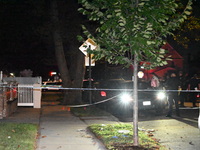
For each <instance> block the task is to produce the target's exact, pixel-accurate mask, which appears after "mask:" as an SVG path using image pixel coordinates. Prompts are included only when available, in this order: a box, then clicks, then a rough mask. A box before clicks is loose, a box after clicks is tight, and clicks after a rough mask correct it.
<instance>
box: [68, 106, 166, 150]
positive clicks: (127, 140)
mask: <svg viewBox="0 0 200 150" xmlns="http://www.w3.org/2000/svg"><path fill="white" fill-rule="evenodd" d="M71 112H72V113H73V114H75V115H76V116H78V117H83V116H84V117H87V116H101V115H102V116H106V115H108V113H106V112H105V111H102V110H101V109H98V108H96V107H86V108H72V109H71ZM88 128H89V129H90V131H91V132H92V133H94V135H95V136H96V137H97V138H98V139H99V140H101V141H102V142H103V143H104V145H105V146H106V147H107V148H108V149H109V150H167V148H166V147H164V146H162V145H161V144H160V143H159V142H158V141H157V140H156V139H155V138H153V136H152V135H153V133H152V131H151V130H148V129H146V130H139V132H138V134H139V143H140V146H139V147H134V146H133V125H132V124H128V123H119V124H93V125H90V126H89V127H88Z"/></svg>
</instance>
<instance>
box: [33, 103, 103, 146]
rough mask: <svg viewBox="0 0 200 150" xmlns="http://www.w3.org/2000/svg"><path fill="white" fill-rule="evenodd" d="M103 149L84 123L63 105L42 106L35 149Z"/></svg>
mask: <svg viewBox="0 0 200 150" xmlns="http://www.w3.org/2000/svg"><path fill="white" fill-rule="evenodd" d="M57 149H59V150H105V149H106V148H105V147H104V145H103V144H102V143H101V142H100V141H99V140H97V139H96V138H94V136H93V135H92V134H91V133H89V132H88V131H87V124H85V123H84V122H83V121H82V120H80V119H79V118H78V117H75V116H74V115H72V114H71V113H70V112H69V111H67V108H66V107H65V106H60V105H57V106H43V107H42V111H41V117H40V136H39V139H38V147H37V150H57Z"/></svg>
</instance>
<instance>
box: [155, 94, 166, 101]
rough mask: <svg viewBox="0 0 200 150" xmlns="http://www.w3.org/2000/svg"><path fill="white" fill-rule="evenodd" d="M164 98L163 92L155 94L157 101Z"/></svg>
mask: <svg viewBox="0 0 200 150" xmlns="http://www.w3.org/2000/svg"><path fill="white" fill-rule="evenodd" d="M165 97H166V95H165V93H164V92H159V93H158V94H157V99H159V100H163V99H164V98H165Z"/></svg>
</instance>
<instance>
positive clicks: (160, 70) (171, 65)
mask: <svg viewBox="0 0 200 150" xmlns="http://www.w3.org/2000/svg"><path fill="white" fill-rule="evenodd" d="M162 48H163V49H165V50H167V51H168V52H167V54H166V56H171V57H170V58H171V60H168V61H167V62H168V64H167V65H165V66H160V67H156V68H154V69H149V70H146V69H140V70H142V71H143V72H144V74H145V76H144V79H145V80H147V81H149V80H150V79H151V78H152V74H155V75H157V76H158V77H159V78H160V79H163V78H164V77H165V76H166V74H167V73H168V72H169V71H176V70H182V69H183V57H182V56H181V55H180V54H179V53H178V52H177V51H176V50H175V49H174V48H173V47H172V46H171V45H170V44H169V43H166V44H165V45H163V46H162ZM141 63H142V62H141Z"/></svg>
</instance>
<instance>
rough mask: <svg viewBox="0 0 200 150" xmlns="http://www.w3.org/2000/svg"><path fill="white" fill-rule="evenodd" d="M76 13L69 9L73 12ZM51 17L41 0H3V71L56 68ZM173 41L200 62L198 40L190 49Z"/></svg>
mask: <svg viewBox="0 0 200 150" xmlns="http://www.w3.org/2000/svg"><path fill="white" fill-rule="evenodd" d="M30 1H31V0H30ZM72 1H73V0H72ZM71 5H72V4H70V5H68V6H69V7H68V8H69V10H71V9H72V8H73V7H72V6H71ZM73 5H76V4H74V3H73ZM63 10H64V9H63ZM61 11H62V10H61ZM71 11H74V10H73V9H72V10H71ZM64 13H66V11H63V16H61V17H63V18H65V17H66V18H68V19H69V20H70V17H71V16H69V14H64ZM67 13H69V12H67ZM73 14H74V13H73V12H70V15H73ZM199 14H200V2H199V1H194V15H196V16H199ZM48 17H49V16H48V11H47V8H46V7H45V5H43V4H42V2H41V1H40V2H39V1H34V2H33V3H29V2H28V1H23V0H20V1H17V0H12V1H0V22H1V23H0V48H1V50H0V70H3V71H5V72H18V73H19V72H20V71H22V70H24V69H31V70H33V72H34V75H40V76H43V75H45V74H48V72H49V71H51V70H54V69H55V68H56V62H55V59H54V51H53V46H52V44H49V43H50V42H49V37H48V27H47V25H46V24H48V23H49V20H48V19H49V18H48ZM74 19H77V18H74ZM74 22H75V21H74ZM47 41H48V42H47ZM171 44H172V46H173V47H174V48H175V49H177V51H178V52H179V53H181V54H182V55H183V56H184V57H186V59H187V58H188V56H189V54H191V58H192V57H193V60H194V61H195V64H197V66H198V65H200V64H199V56H200V50H199V46H200V44H199V42H192V44H191V45H190V47H189V49H187V50H183V48H181V47H180V46H177V45H176V44H175V43H174V42H172V43H171ZM187 63H188V62H187ZM47 64H50V65H47Z"/></svg>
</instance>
